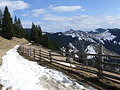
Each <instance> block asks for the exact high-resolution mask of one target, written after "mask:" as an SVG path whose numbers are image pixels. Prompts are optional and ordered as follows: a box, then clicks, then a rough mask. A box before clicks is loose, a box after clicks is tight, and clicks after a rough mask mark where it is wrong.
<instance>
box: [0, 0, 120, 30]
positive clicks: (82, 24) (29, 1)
mask: <svg viewBox="0 0 120 90" xmlns="http://www.w3.org/2000/svg"><path fill="white" fill-rule="evenodd" d="M6 5H7V6H8V8H9V11H10V13H11V15H12V17H13V18H14V17H15V15H16V16H17V17H20V18H21V21H22V24H23V27H25V28H30V27H31V23H32V22H34V23H35V24H38V25H40V26H41V27H42V30H43V31H48V32H59V31H66V30H69V29H74V30H84V31H89V30H95V29H96V28H105V29H106V28H120V0H0V9H1V10H4V7H5V6H6Z"/></svg>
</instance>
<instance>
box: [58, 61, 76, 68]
mask: <svg viewBox="0 0 120 90" xmlns="http://www.w3.org/2000/svg"><path fill="white" fill-rule="evenodd" d="M58 63H60V64H63V65H66V66H70V67H76V66H75V65H72V64H69V63H64V62H58Z"/></svg>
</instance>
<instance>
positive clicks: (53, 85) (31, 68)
mask: <svg viewBox="0 0 120 90" xmlns="http://www.w3.org/2000/svg"><path fill="white" fill-rule="evenodd" d="M18 47H19V45H17V46H15V47H14V48H13V49H11V50H9V51H8V52H6V55H5V56H3V57H2V59H3V62H2V65H1V67H0V84H2V85H3V88H2V90H6V89H7V88H11V90H62V89H64V90H81V89H88V87H87V88H85V87H84V86H83V85H80V84H78V83H77V82H76V81H73V80H71V79H70V78H68V77H67V76H66V75H64V74H62V73H61V72H58V71H55V70H52V69H49V68H46V67H43V66H40V65H38V64H37V62H32V61H29V60H27V59H25V58H23V57H22V56H20V55H19V53H18V52H17V48H18Z"/></svg>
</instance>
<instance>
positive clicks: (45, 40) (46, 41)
mask: <svg viewBox="0 0 120 90" xmlns="http://www.w3.org/2000/svg"><path fill="white" fill-rule="evenodd" d="M42 45H43V46H44V47H46V48H49V49H52V46H51V43H50V40H49V38H48V36H47V35H42Z"/></svg>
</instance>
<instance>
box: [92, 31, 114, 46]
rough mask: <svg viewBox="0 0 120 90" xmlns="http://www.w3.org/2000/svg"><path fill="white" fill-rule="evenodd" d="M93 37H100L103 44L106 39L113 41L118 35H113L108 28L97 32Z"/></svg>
mask: <svg viewBox="0 0 120 90" xmlns="http://www.w3.org/2000/svg"><path fill="white" fill-rule="evenodd" d="M93 37H94V38H95V39H98V40H99V41H100V42H101V43H103V44H104V41H112V40H113V39H114V38H116V36H114V35H112V34H111V33H110V32H109V31H108V30H106V31H105V32H103V33H100V34H97V35H95V36H93ZM103 40H104V41H103Z"/></svg>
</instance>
